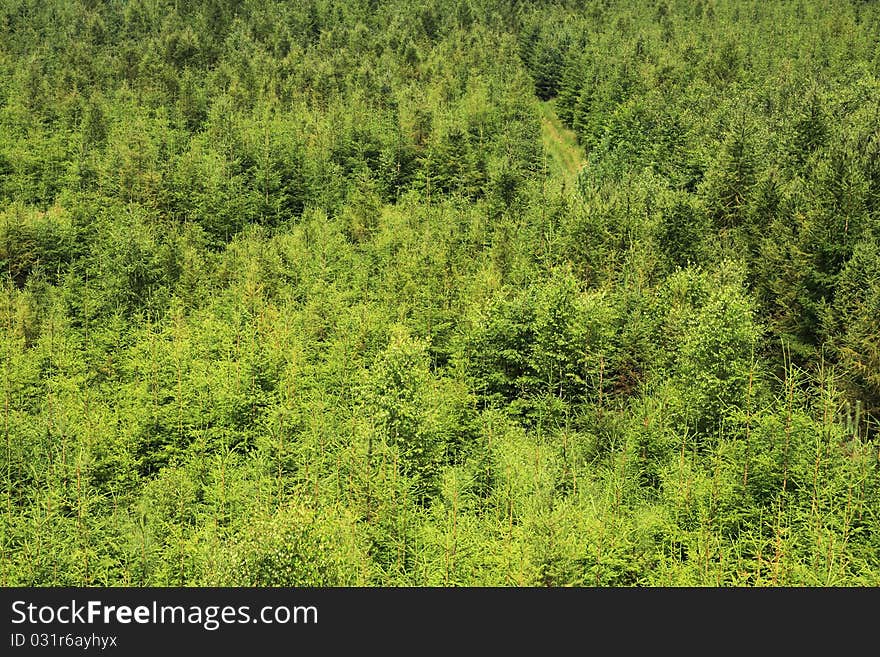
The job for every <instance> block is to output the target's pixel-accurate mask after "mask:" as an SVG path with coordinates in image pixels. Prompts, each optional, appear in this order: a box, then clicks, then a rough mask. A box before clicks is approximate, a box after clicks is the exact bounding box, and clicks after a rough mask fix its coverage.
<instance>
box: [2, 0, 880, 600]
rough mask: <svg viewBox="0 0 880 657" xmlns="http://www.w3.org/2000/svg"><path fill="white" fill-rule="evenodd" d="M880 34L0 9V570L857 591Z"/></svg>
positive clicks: (112, 581) (207, 581) (840, 24)
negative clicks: (852, 588) (840, 588)
mask: <svg viewBox="0 0 880 657" xmlns="http://www.w3.org/2000/svg"><path fill="white" fill-rule="evenodd" d="M831 9H833V11H831ZM878 18H880V9H878V7H877V6H875V5H872V4H870V3H861V2H855V1H850V0H835V2H832V3H821V2H818V1H816V0H804V1H803V2H799V3H792V4H788V3H762V2H757V1H752V0H749V1H748V2H741V1H733V0H712V1H711V2H699V3H691V2H677V1H664V2H656V3H639V2H634V1H632V0H626V1H621V2H614V3H609V2H597V1H592V0H590V1H587V2H561V3H538V2H532V1H530V0H528V1H521V2H506V1H505V2H499V1H497V0H479V1H478V2H476V1H475V2H471V1H459V0H431V2H416V3H412V2H403V1H402V0H389V1H388V2H373V1H370V2H357V3H353V2H335V1H332V2H331V1H329V0H308V1H303V2H294V3H290V2H288V3H281V2H245V3H229V2H225V1H221V0H194V1H191V2H171V0H150V1H145V0H132V1H130V2H123V3H95V2H93V1H92V0H86V1H83V2H61V1H58V0H50V1H47V2H42V3H37V2H29V3H20V2H6V3H0V26H2V29H0V390H2V392H0V395H2V399H0V584H3V585H20V586H48V585H56V586H76V585H88V586H116V585H131V586H189V585H212V586H226V585H240V586H368V585H380V586H387V585H394V586H398V585H399V586H458V585H493V586H495V585H497V586H505V585H511V586H566V585H569V586H681V585H701V586H801V585H803V586H876V585H877V584H878V583H880V561H878V555H880V525H878V517H877V512H876V509H877V508H878V506H880V467H878V464H880V460H878V451H877V441H878V438H880V424H878V418H880V356H878V354H880V343H878V335H880V324H878V317H880V269H878V267H880V265H878V263H880V250H878V249H880V247H878V243H877V239H878V235H880V223H878V216H880V215H878V212H880V133H878V130H877V125H878V117H880V81H878V61H880V60H878V53H877V39H876V32H877V30H876V26H877V25H878ZM569 128H570V130H569Z"/></svg>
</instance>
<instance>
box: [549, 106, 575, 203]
mask: <svg viewBox="0 0 880 657" xmlns="http://www.w3.org/2000/svg"><path fill="white" fill-rule="evenodd" d="M541 137H542V139H543V141H544V152H545V158H546V160H545V163H546V165H547V166H549V167H550V175H551V176H552V177H554V178H556V179H558V180H562V181H563V182H564V184H565V186H566V187H569V188H571V187H572V186H573V185H574V184H575V181H576V180H577V174H578V171H579V170H580V168H581V166H582V165H583V163H584V154H583V151H582V150H581V147H580V145H579V144H578V142H577V136H576V135H575V133H574V132H573V131H572V130H569V129H568V128H566V127H565V126H564V125H562V121H561V120H560V119H559V117H558V116H557V115H556V110H555V108H554V106H553V101H543V102H541Z"/></svg>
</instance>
